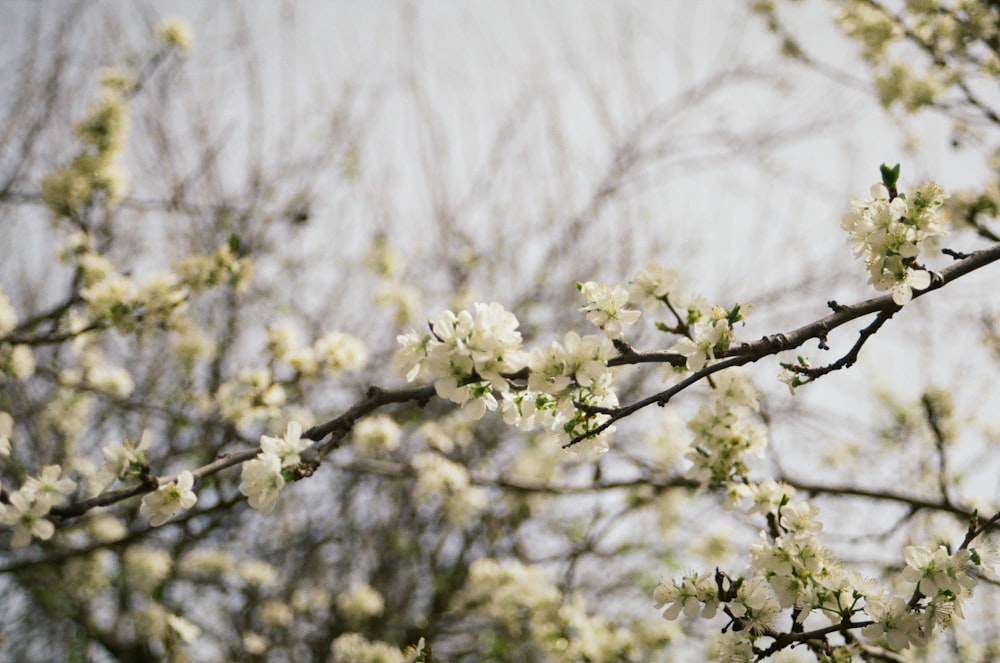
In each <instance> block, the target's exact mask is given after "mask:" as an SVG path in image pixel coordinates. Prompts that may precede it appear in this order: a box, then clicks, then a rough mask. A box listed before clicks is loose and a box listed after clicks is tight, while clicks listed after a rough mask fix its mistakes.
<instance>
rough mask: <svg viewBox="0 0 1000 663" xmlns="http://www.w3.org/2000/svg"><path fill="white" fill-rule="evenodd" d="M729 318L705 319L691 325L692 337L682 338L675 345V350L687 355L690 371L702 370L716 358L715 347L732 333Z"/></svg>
mask: <svg viewBox="0 0 1000 663" xmlns="http://www.w3.org/2000/svg"><path fill="white" fill-rule="evenodd" d="M731 331H732V330H731V329H730V327H729V322H728V321H727V320H724V319H723V320H715V321H712V320H703V321H701V322H697V323H695V324H694V325H692V326H691V338H686V337H685V338H681V339H679V340H678V341H677V343H676V344H675V345H674V347H673V350H674V352H678V353H680V354H682V355H684V356H685V357H687V367H688V370H690V371H700V370H701V369H702V368H704V367H705V363H706V362H707V361H708V360H710V359H715V348H716V346H718V345H719V344H720V343H722V342H723V340H724V339H725V338H726V337H727V336H728V335H729V334H730V333H731Z"/></svg>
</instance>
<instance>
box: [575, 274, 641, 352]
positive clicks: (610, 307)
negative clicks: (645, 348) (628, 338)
mask: <svg viewBox="0 0 1000 663" xmlns="http://www.w3.org/2000/svg"><path fill="white" fill-rule="evenodd" d="M577 287H578V288H579V289H580V293H581V294H583V296H584V298H586V300H587V304H586V306H582V307H581V308H580V311H582V312H583V313H586V314H587V320H589V321H590V322H592V323H593V324H594V325H596V326H597V327H598V328H600V329H603V330H604V333H605V334H607V335H608V338H611V339H619V338H621V337H622V336H624V329H623V326H624V325H631V324H633V323H635V322H636V321H637V320H638V319H639V316H641V315H642V313H641V312H640V311H636V310H634V309H628V308H626V305H627V304H628V290H626V289H625V288H624V287H623V286H620V285H607V284H605V283H595V282H594V281H587V282H586V283H581V284H579V285H578V286H577Z"/></svg>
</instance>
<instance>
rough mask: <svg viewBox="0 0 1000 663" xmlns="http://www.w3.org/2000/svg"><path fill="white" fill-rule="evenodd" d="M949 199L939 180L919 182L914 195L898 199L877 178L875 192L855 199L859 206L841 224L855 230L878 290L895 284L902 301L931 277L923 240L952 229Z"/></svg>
mask: <svg viewBox="0 0 1000 663" xmlns="http://www.w3.org/2000/svg"><path fill="white" fill-rule="evenodd" d="M944 199H945V196H944V194H943V193H942V192H941V188H940V187H938V185H937V184H934V183H933V182H929V183H927V184H923V185H921V186H919V187H917V188H916V189H915V190H914V191H913V193H912V195H911V196H910V197H909V198H907V197H906V196H904V195H898V196H896V197H894V198H892V199H890V195H889V192H888V190H887V189H886V188H885V186H884V185H883V184H875V185H874V186H872V189H871V197H870V198H868V199H865V200H856V201H854V202H853V207H854V209H853V210H852V211H851V212H849V213H848V214H847V215H845V216H844V220H843V223H842V224H841V225H842V226H843V228H844V229H845V230H847V231H848V232H849V233H850V235H851V242H852V243H853V244H854V254H855V256H863V257H864V259H865V264H866V265H867V266H868V280H869V282H870V283H871V284H872V285H873V286H875V289H876V290H882V291H884V290H892V299H893V301H894V302H896V303H897V304H899V305H900V306H903V305H904V304H906V303H907V302H909V301H910V299H911V298H912V297H913V290H914V289H917V290H922V289H924V288H926V287H927V286H929V285H930V283H931V275H930V273H928V272H927V271H926V270H924V269H920V268H918V267H916V265H915V261H916V258H917V256H918V255H919V253H920V247H921V244H922V243H924V242H927V241H928V240H931V239H933V238H936V237H941V236H943V235H945V234H947V233H946V232H945V230H944V217H943V216H942V214H941V205H942V204H943V203H944Z"/></svg>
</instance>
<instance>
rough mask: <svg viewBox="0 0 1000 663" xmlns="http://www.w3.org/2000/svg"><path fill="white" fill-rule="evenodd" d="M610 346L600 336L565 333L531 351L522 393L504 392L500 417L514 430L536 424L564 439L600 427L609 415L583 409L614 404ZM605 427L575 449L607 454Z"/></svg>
mask: <svg viewBox="0 0 1000 663" xmlns="http://www.w3.org/2000/svg"><path fill="white" fill-rule="evenodd" d="M614 353H615V349H614V345H613V344H612V342H611V341H610V340H609V339H608V338H607V337H604V336H597V335H587V336H580V335H579V334H577V333H576V332H567V333H566V336H565V337H564V338H563V342H562V343H560V342H558V341H553V342H552V343H551V344H550V345H549V347H547V348H536V349H535V350H533V351H532V352H531V355H530V356H529V358H528V369H529V373H528V385H527V387H528V388H527V389H526V390H523V391H520V392H517V393H512V392H508V393H505V394H504V403H503V417H504V420H505V421H506V422H507V423H508V424H511V425H513V426H518V427H520V428H522V429H523V430H528V429H530V428H532V427H533V426H536V425H541V426H544V427H545V428H546V429H548V430H549V431H551V432H552V433H554V434H556V435H557V436H562V439H563V440H564V441H565V440H567V439H573V438H577V437H579V436H582V435H585V434H587V433H588V432H590V431H592V430H594V429H596V428H597V427H598V426H600V425H602V424H604V423H605V422H606V421H607V419H608V415H607V414H604V413H602V412H596V411H594V410H588V409H581V408H580V407H578V405H583V406H585V408H610V407H615V406H617V405H618V396H617V394H616V393H615V389H614V380H613V376H612V373H611V371H609V370H608V359H610V358H611V356H612V355H613V354H614ZM613 431H614V428H613V427H609V428H608V429H606V430H605V431H603V432H602V433H601V434H599V435H596V436H594V437H591V438H587V439H586V440H585V441H584V442H583V445H582V446H580V445H577V447H576V448H578V449H580V450H582V449H591V450H595V451H599V452H603V451H606V450H607V448H608V446H607V435H608V434H610V433H611V432H613Z"/></svg>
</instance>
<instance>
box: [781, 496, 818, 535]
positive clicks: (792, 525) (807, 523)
mask: <svg viewBox="0 0 1000 663" xmlns="http://www.w3.org/2000/svg"><path fill="white" fill-rule="evenodd" d="M818 514H819V507H818V506H816V505H814V504H808V503H807V502H798V503H796V504H786V505H785V506H783V507H781V518H780V520H779V521H778V522H779V524H780V525H781V526H782V527H783V528H785V529H786V530H787V531H788V532H789V534H791V535H792V536H796V537H811V536H814V535H816V534H818V533H819V531H820V530H822V529H823V523H820V522H818V521H817V520H816V516H817V515H818Z"/></svg>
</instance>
